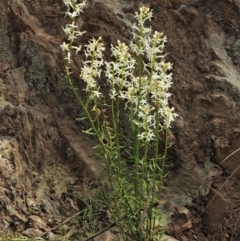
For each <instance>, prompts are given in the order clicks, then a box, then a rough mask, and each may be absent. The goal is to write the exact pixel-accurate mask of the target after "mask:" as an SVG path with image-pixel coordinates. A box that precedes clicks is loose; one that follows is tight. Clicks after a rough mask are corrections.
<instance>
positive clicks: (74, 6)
mask: <svg viewBox="0 0 240 241" xmlns="http://www.w3.org/2000/svg"><path fill="white" fill-rule="evenodd" d="M63 2H64V4H65V5H66V6H67V11H66V16H69V17H70V18H71V20H72V23H70V24H67V25H66V27H65V28H63V31H64V33H65V34H66V35H67V37H68V43H65V42H63V44H62V45H61V46H60V47H61V49H62V51H64V52H65V51H66V52H67V55H66V57H65V60H66V61H67V65H68V67H70V66H69V64H70V62H71V49H75V50H76V53H78V52H79V51H80V50H81V48H82V46H81V45H79V46H74V45H73V42H74V40H75V39H76V38H78V37H80V36H82V35H83V34H84V32H81V31H78V30H77V29H78V26H77V25H76V22H75V18H76V17H77V16H79V15H80V13H81V12H82V11H83V8H84V7H85V5H86V0H84V1H83V2H82V3H77V0H63Z"/></svg>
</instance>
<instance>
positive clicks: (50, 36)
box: [0, 0, 240, 241]
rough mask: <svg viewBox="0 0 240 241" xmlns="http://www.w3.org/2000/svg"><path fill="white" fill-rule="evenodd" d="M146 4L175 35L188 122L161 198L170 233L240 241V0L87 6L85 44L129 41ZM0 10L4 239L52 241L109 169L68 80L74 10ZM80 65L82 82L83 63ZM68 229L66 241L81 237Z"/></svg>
mask: <svg viewBox="0 0 240 241" xmlns="http://www.w3.org/2000/svg"><path fill="white" fill-rule="evenodd" d="M142 5H147V6H149V7H150V8H151V9H152V10H153V15H154V18H153V20H152V21H151V25H152V27H153V29H154V30H158V31H160V32H163V33H164V34H165V35H166V36H167V38H168V43H167V45H166V52H167V60H169V61H170V62H172V63H173V65H174V68H173V74H174V85H173V87H172V90H171V91H172V97H171V104H172V105H173V106H175V109H176V112H177V113H178V114H179V117H178V119H177V120H176V121H175V122H174V124H173V127H172V129H171V141H172V142H173V146H172V148H171V150H170V151H169V156H168V166H169V168H168V169H169V170H168V171H169V174H168V177H167V179H166V180H165V185H166V187H167V188H166V192H165V193H164V196H163V199H166V200H168V201H167V202H166V204H165V206H164V208H163V211H164V212H165V213H166V214H167V215H168V216H169V218H170V220H171V221H170V223H169V225H168V227H167V230H166V233H167V234H168V235H169V236H171V237H172V240H173V237H174V238H175V239H176V240H179V241H193V240H199V241H216V240H221V241H239V240H240V162H238V161H239V158H238V157H239V156H240V151H238V148H240V1H239V0H199V1H198V0H192V1H187V0H142V1H137V0H135V1H134V0H88V5H87V8H86V9H85V11H84V13H83V15H82V16H81V17H80V18H79V19H78V25H79V26H80V27H81V28H82V29H83V30H85V31H87V33H86V34H85V35H84V36H83V38H82V39H81V40H80V41H81V43H82V44H85V43H87V41H88V40H89V39H90V38H91V37H98V36H102V38H103V40H104V43H105V45H106V47H107V48H108V49H109V47H110V44H111V43H116V41H117V40H118V39H120V40H122V41H125V42H129V41H130V39H131V29H130V27H131V24H132V23H133V21H134V18H133V16H134V12H135V11H137V10H138V8H139V6H142ZM0 8H1V17H0V50H1V51H0V53H1V54H0V123H1V124H0V156H1V161H0V174H1V175H0V217H1V218H0V234H1V235H4V234H7V233H13V232H15V233H20V234H24V235H26V236H31V235H32V236H43V234H44V233H45V232H48V231H49V227H50V228H52V227H55V226H56V225H57V224H59V223H61V222H62V221H64V220H65V218H67V217H69V216H72V215H73V214H75V213H76V212H79V211H81V210H82V208H83V207H82V203H81V202H80V201H79V198H76V197H75V196H74V195H73V193H74V194H75V193H80V194H84V192H85V189H86V187H90V188H91V187H94V185H95V181H94V178H93V176H94V175H95V174H97V175H101V170H102V166H101V163H100V162H97V161H96V160H95V159H94V158H93V155H92V151H91V147H92V146H93V142H94V140H90V139H87V138H86V137H85V136H83V135H82V132H81V130H82V129H84V128H86V127H87V126H88V123H84V124H79V123H77V122H76V121H75V118H76V117H79V116H81V114H82V112H81V110H80V109H79V107H78V105H77V104H76V101H75V100H74V98H73V95H72V93H71V91H70V90H69V88H68V86H67V84H66V80H65V74H64V65H63V60H62V58H63V56H62V53H61V51H60V48H59V45H60V44H61V43H62V42H63V41H64V39H65V36H64V33H63V31H62V26H64V25H65V24H66V23H67V21H68V20H67V19H66V18H64V15H65V10H66V9H65V7H64V4H63V3H62V1H61V0H24V1H23V0H0ZM108 55H109V53H108ZM74 58H75V60H76V61H75V63H76V65H75V66H74V73H73V75H74V76H75V80H76V81H78V74H79V72H78V69H79V65H78V63H81V59H82V55H79V56H75V57H74ZM76 83H78V82H76ZM103 84H104V83H103ZM79 87H80V85H79ZM235 151H236V152H235ZM230 154H232V155H231V156H230V157H229V158H227V159H225V158H226V157H228V156H229V155H230ZM64 228H65V229H64V230H63V231H62V232H64V234H67V235H68V237H71V236H74V235H81V233H79V230H74V228H73V226H71V225H70V224H66V225H65V226H64ZM50 234H51V235H52V236H51V237H50V238H51V239H54V238H55V239H56V237H57V235H58V234H61V235H63V233H59V230H56V231H53V230H52V232H50V233H49V235H50ZM96 240H97V239H96Z"/></svg>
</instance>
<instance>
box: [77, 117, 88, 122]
mask: <svg viewBox="0 0 240 241" xmlns="http://www.w3.org/2000/svg"><path fill="white" fill-rule="evenodd" d="M86 119H87V117H81V118H80V117H77V118H75V120H77V121H83V120H86Z"/></svg>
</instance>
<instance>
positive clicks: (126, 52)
mask: <svg viewBox="0 0 240 241" xmlns="http://www.w3.org/2000/svg"><path fill="white" fill-rule="evenodd" d="M64 3H65V5H66V6H67V12H66V16H68V17H69V18H70V19H71V23H70V24H67V25H66V27H65V28H64V29H63V30H64V32H65V33H66V35H67V42H66V43H65V42H64V43H63V44H62V45H61V48H62V50H63V51H64V52H65V61H66V77H67V80H68V83H69V85H70V87H71V89H72V90H73V93H74V95H75V97H76V99H77V101H78V103H79V104H80V106H81V107H82V109H83V111H84V112H85V116H86V119H88V121H89V122H90V125H91V127H90V129H88V130H85V131H84V132H85V133H88V134H92V135H95V136H96V138H97V139H98V142H99V145H98V146H96V147H95V148H96V149H99V150H100V151H98V153H100V157H101V159H102V160H103V161H104V165H105V168H106V172H107V176H108V180H109V183H110V186H111V188H110V192H108V213H109V218H110V219H111V220H112V221H113V222H116V224H117V227H118V228H119V230H120V233H121V235H122V237H123V239H124V240H138V241H143V240H144V241H152V240H159V238H160V237H161V235H162V234H163V230H164V223H163V221H162V215H161V212H160V210H159V209H158V200H159V199H160V195H161V189H162V187H163V184H162V183H163V178H164V167H165V161H166V157H167V149H168V147H169V144H168V137H167V133H168V129H169V128H170V127H171V123H172V121H173V120H174V119H175V118H176V116H177V114H176V113H174V108H171V107H169V98H170V96H171V93H170V92H169V88H170V87H171V85H172V73H171V72H170V71H171V69H172V64H171V63H166V62H165V54H164V45H165V43H166V41H167V39H166V37H165V36H163V33H160V32H157V31H155V32H153V30H152V28H151V27H146V26H145V23H146V21H147V20H148V21H150V20H151V18H152V11H151V10H150V9H149V8H147V7H141V8H140V11H139V12H137V13H135V19H136V23H135V24H133V27H132V29H133V38H132V41H131V43H130V44H129V45H127V44H125V43H123V42H121V41H118V42H117V45H116V46H114V45H111V55H112V61H110V62H107V61H105V60H104V55H103V52H104V51H105V47H104V44H103V41H102V39H101V37H99V38H97V39H95V38H93V39H92V40H90V41H89V43H88V44H87V45H85V46H84V48H83V51H84V53H85V58H86V59H85V60H84V61H83V63H82V64H83V67H82V68H81V71H80V79H81V80H82V81H83V82H85V89H84V91H85V92H86V93H87V98H86V99H82V98H81V95H80V93H79V92H78V91H77V89H76V88H75V86H74V84H73V82H72V79H71V62H72V59H71V53H72V51H76V53H77V52H79V51H81V49H82V47H81V46H75V44H74V41H75V39H76V38H78V37H79V36H82V35H83V34H84V32H81V31H79V30H78V27H77V26H76V17H78V16H79V14H80V13H81V12H82V11H83V7H84V6H85V5H86V1H83V2H82V3H77V0H64ZM103 78H104V79H105V81H106V82H107V84H108V88H109V92H108V96H106V95H104V94H103V91H102V88H101V85H100V84H99V83H101V81H102V79H103ZM121 103H123V104H124V105H122V104H121ZM123 106H124V107H123ZM122 116H127V119H128V121H129V123H128V129H127V132H131V135H125V133H124V132H123V131H122V130H121V128H120V125H121V120H122V118H121V117H122ZM161 133H165V139H164V140H162V139H161V138H160V136H163V135H162V134H161ZM162 143H164V145H163V147H162ZM126 154H127V155H126Z"/></svg>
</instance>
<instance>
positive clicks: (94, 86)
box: [80, 37, 105, 100]
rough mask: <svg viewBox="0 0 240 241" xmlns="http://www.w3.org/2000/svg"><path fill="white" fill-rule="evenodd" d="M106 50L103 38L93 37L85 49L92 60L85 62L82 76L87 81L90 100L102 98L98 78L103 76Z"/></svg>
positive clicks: (87, 56)
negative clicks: (104, 52)
mask: <svg viewBox="0 0 240 241" xmlns="http://www.w3.org/2000/svg"><path fill="white" fill-rule="evenodd" d="M104 50H105V48H104V46H103V43H102V39H101V37H99V38H98V39H94V38H93V39H92V40H91V41H89V44H88V45H87V46H86V49H85V56H86V58H87V59H88V58H89V59H90V60H86V61H84V62H83V67H82V70H81V74H80V77H81V78H82V79H83V80H84V81H85V82H86V89H85V90H86V92H87V93H88V95H89V98H90V100H92V99H94V98H97V99H98V98H101V97H102V94H101V92H100V91H99V86H98V83H97V79H98V78H100V76H101V69H102V66H103V64H104V62H103V54H102V53H103V51H104Z"/></svg>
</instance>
